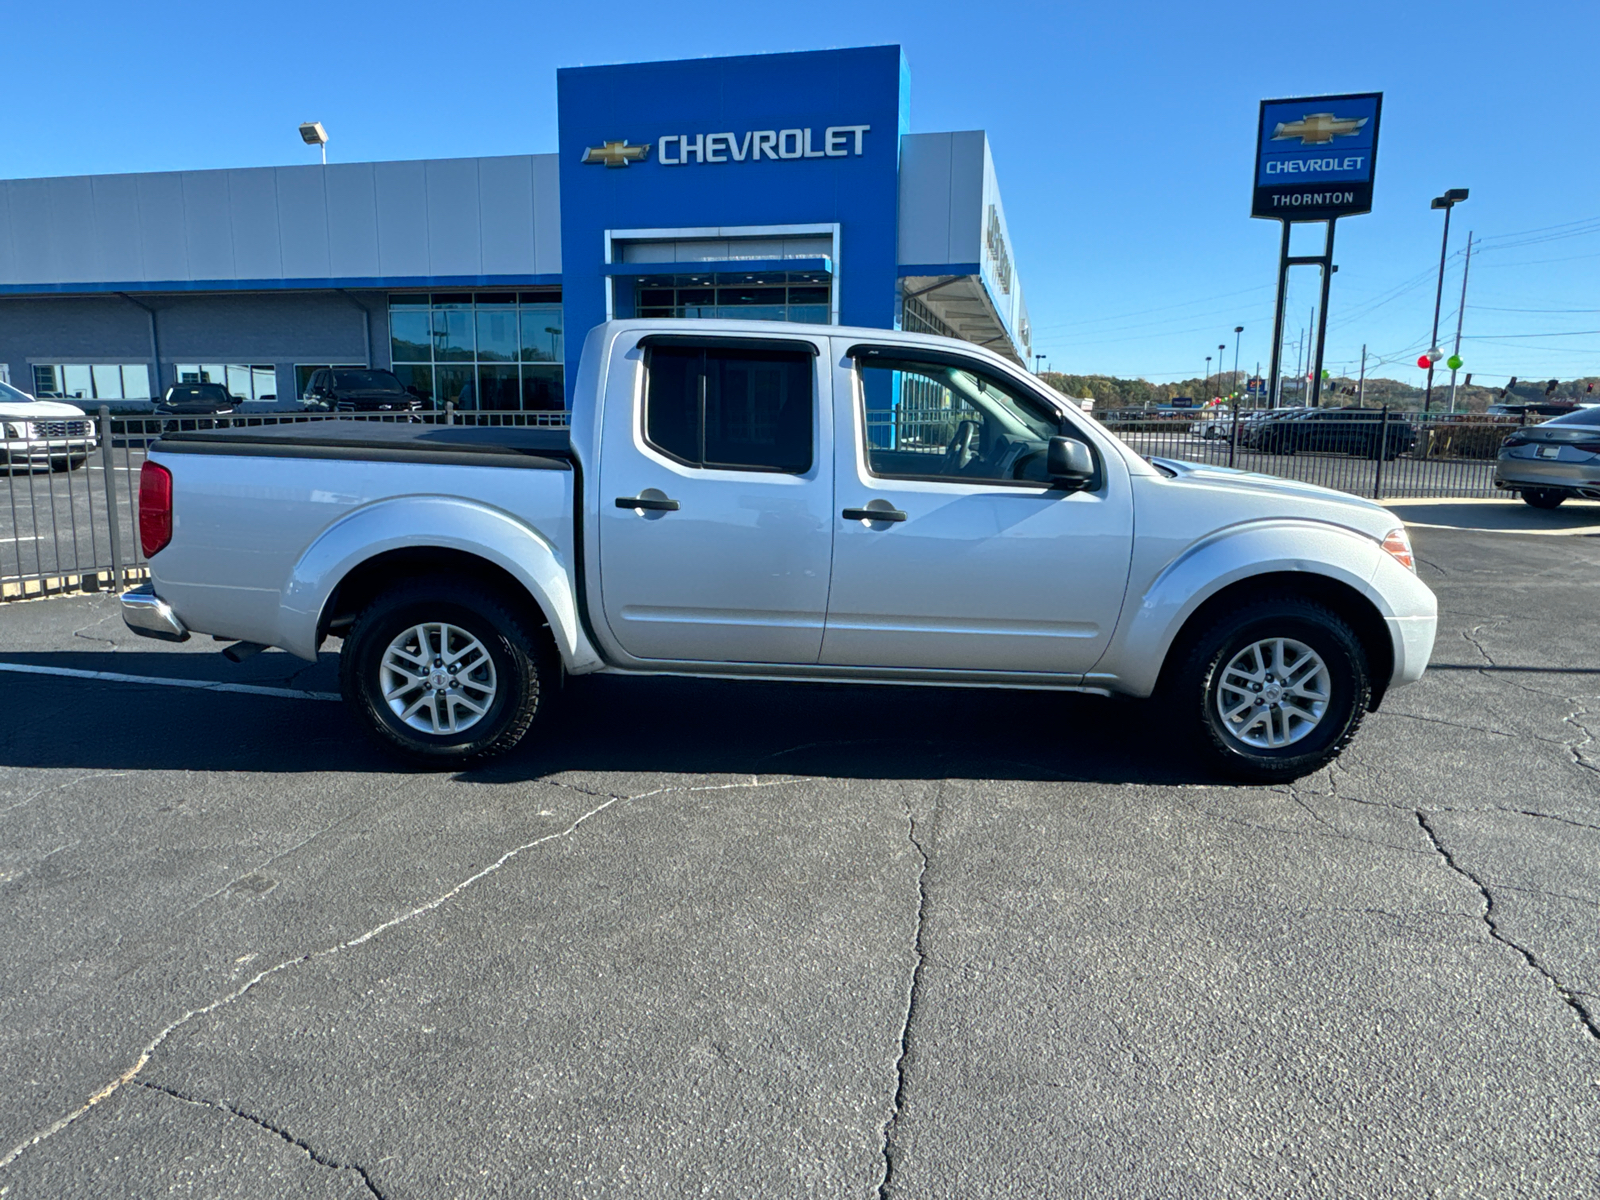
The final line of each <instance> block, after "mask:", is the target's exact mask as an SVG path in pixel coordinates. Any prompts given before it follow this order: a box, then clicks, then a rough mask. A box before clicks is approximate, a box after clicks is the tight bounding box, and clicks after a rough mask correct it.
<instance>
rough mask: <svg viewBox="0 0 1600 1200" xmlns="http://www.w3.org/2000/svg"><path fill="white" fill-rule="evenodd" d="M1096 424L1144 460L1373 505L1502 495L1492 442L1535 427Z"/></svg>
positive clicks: (1410, 418) (1403, 422)
mask: <svg viewBox="0 0 1600 1200" xmlns="http://www.w3.org/2000/svg"><path fill="white" fill-rule="evenodd" d="M1096 416H1098V417H1099V419H1100V420H1101V422H1102V423H1103V424H1104V425H1105V427H1106V428H1107V429H1109V430H1111V431H1112V432H1113V433H1115V434H1116V435H1117V436H1118V437H1120V438H1121V439H1122V440H1123V441H1125V442H1127V443H1128V444H1129V445H1130V446H1132V447H1133V448H1134V449H1135V450H1137V451H1138V452H1139V453H1140V454H1142V455H1145V456H1146V457H1148V458H1175V459H1182V460H1184V461H1187V462H1196V463H1204V464H1206V465H1209V466H1220V467H1235V468H1238V469H1240V470H1244V471H1258V472H1261V473H1262V474H1265V475H1277V476H1280V477H1282V478H1285V479H1298V480H1301V481H1303V482H1305V483H1315V484H1319V485H1321V486H1322V487H1329V488H1335V489H1337V490H1339V491H1342V492H1353V493H1355V494H1356V495H1359V496H1367V497H1370V498H1371V499H1374V500H1410V499H1420V498H1428V497H1440V498H1449V499H1471V498H1482V497H1489V496H1495V495H1504V494H1505V493H1503V492H1497V490H1496V488H1495V486H1494V464H1495V458H1496V457H1497V456H1498V454H1499V452H1500V444H1501V443H1502V442H1503V441H1504V440H1505V439H1506V436H1507V435H1508V434H1510V433H1511V432H1512V431H1514V430H1515V429H1517V428H1518V427H1519V426H1520V425H1522V424H1526V423H1530V422H1537V421H1539V420H1542V418H1540V417H1531V418H1530V417H1526V416H1522V417H1511V416H1507V417H1497V416H1484V415H1483V414H1480V413H1429V414H1426V415H1425V414H1422V413H1416V412H1396V411H1391V410H1390V409H1388V408H1386V407H1385V408H1369V409H1305V408H1301V409H1277V410H1267V411H1262V412H1249V411H1244V412H1237V413H1222V414H1217V415H1208V414H1206V413H1204V412H1197V413H1192V414H1191V413H1138V412H1109V413H1105V414H1096Z"/></svg>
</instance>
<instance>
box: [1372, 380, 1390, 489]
mask: <svg viewBox="0 0 1600 1200" xmlns="http://www.w3.org/2000/svg"><path fill="white" fill-rule="evenodd" d="M1388 457H1389V406H1388V405H1387V404H1385V405H1384V406H1383V414H1382V415H1381V416H1380V417H1379V418H1378V469H1377V470H1376V471H1374V472H1373V475H1372V498H1373V499H1374V500H1376V499H1378V498H1379V497H1380V496H1382V495H1383V463H1384V460H1385V459H1386V458H1388Z"/></svg>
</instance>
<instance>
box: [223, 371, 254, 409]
mask: <svg viewBox="0 0 1600 1200" xmlns="http://www.w3.org/2000/svg"><path fill="white" fill-rule="evenodd" d="M222 370H223V384H222V386H223V387H225V388H227V389H228V394H229V395H231V396H234V397H236V398H237V399H240V400H254V399H255V392H254V391H253V390H252V388H251V381H250V368H249V367H239V366H234V365H233V364H231V363H230V364H229V365H227V366H225V367H224V368H223V369H222Z"/></svg>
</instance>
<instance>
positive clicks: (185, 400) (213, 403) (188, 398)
mask: <svg viewBox="0 0 1600 1200" xmlns="http://www.w3.org/2000/svg"><path fill="white" fill-rule="evenodd" d="M237 404H238V401H237V400H235V399H234V398H233V395H232V393H230V392H229V391H228V389H227V388H225V387H223V386H222V385H221V384H220V383H175V384H173V385H172V386H171V387H169V388H168V389H167V394H166V395H165V396H163V397H161V399H160V400H159V401H157V402H156V411H157V412H158V413H162V414H164V415H166V416H171V417H216V416H221V415H222V414H223V413H231V412H232V411H233V410H234V406H235V405H237Z"/></svg>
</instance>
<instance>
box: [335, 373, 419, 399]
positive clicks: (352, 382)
mask: <svg viewBox="0 0 1600 1200" xmlns="http://www.w3.org/2000/svg"><path fill="white" fill-rule="evenodd" d="M333 386H334V387H336V388H338V389H340V390H341V391H346V392H396V393H400V394H404V392H405V388H403V387H401V386H400V381H399V380H398V379H396V378H395V377H394V376H393V375H392V374H390V373H389V372H388V371H335V372H334V373H333Z"/></svg>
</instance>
